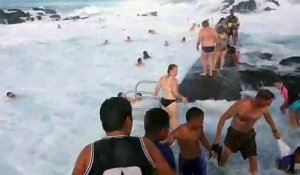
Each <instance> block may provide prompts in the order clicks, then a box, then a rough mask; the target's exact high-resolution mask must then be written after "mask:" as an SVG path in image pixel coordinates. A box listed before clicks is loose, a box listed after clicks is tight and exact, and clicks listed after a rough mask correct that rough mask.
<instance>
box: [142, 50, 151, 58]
mask: <svg viewBox="0 0 300 175" xmlns="http://www.w3.org/2000/svg"><path fill="white" fill-rule="evenodd" d="M143 58H144V59H147V58H151V57H150V55H149V54H148V52H147V51H145V50H144V51H143Z"/></svg>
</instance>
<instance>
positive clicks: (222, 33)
mask: <svg viewBox="0 0 300 175" xmlns="http://www.w3.org/2000/svg"><path fill="white" fill-rule="evenodd" d="M215 30H216V32H217V34H218V39H217V43H216V51H215V57H214V60H213V69H214V70H215V68H216V65H217V63H218V60H219V59H220V70H221V71H222V70H223V67H224V62H225V56H226V53H227V41H228V36H227V34H226V22H225V18H221V19H220V21H219V22H218V24H217V25H216V27H215Z"/></svg>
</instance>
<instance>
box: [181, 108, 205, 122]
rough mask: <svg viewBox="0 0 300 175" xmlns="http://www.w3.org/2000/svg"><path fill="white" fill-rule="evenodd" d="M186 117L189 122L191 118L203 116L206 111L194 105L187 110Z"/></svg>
mask: <svg viewBox="0 0 300 175" xmlns="http://www.w3.org/2000/svg"><path fill="white" fill-rule="evenodd" d="M185 117H186V121H188V122H189V121H190V120H192V119H194V118H198V117H201V118H203V117H204V112H203V111H202V110H201V109H200V108H197V107H192V108H190V109H189V110H188V111H187V112H186V116H185Z"/></svg>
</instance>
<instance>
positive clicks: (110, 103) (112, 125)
mask: <svg viewBox="0 0 300 175" xmlns="http://www.w3.org/2000/svg"><path fill="white" fill-rule="evenodd" d="M100 120H101V123H102V128H103V130H104V131H105V132H106V134H107V135H111V134H116V135H118V134H119V135H122V134H123V135H130V133H131V129H132V107H131V105H130V102H129V101H128V100H126V99H124V98H120V97H112V98H110V99H106V100H105V101H104V102H103V103H102V105H101V107H100Z"/></svg>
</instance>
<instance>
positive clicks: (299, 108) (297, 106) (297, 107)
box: [289, 100, 300, 112]
mask: <svg viewBox="0 0 300 175" xmlns="http://www.w3.org/2000/svg"><path fill="white" fill-rule="evenodd" d="M289 110H294V111H296V112H300V100H297V101H295V102H294V103H293V104H291V105H290V106H289Z"/></svg>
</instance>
